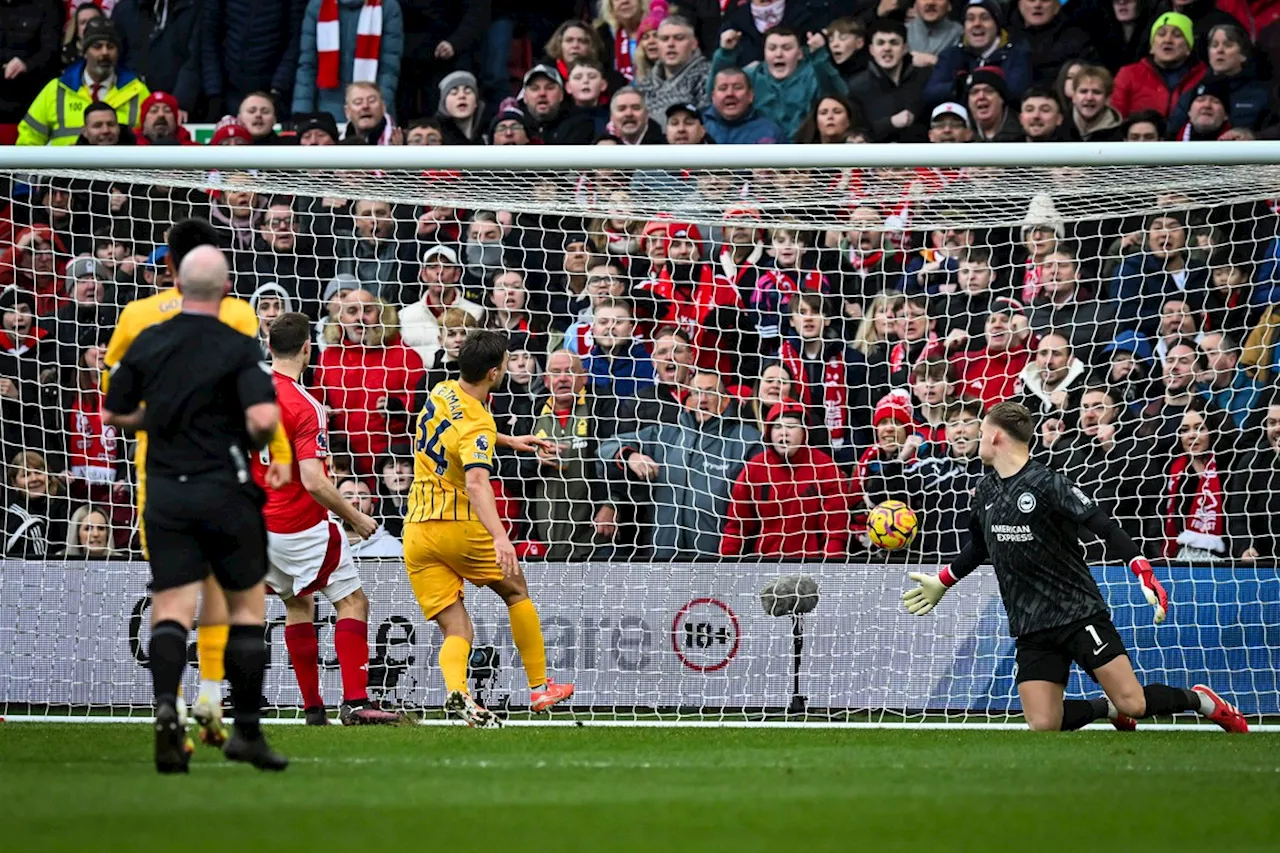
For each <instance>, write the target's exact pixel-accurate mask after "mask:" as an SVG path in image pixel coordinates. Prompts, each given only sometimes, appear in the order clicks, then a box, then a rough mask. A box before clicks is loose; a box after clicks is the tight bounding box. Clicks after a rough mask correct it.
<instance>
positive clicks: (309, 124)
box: [293, 113, 339, 145]
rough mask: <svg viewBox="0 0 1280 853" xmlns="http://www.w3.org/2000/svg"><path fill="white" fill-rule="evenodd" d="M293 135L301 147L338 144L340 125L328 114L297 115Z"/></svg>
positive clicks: (294, 120) (294, 119) (294, 118)
mask: <svg viewBox="0 0 1280 853" xmlns="http://www.w3.org/2000/svg"><path fill="white" fill-rule="evenodd" d="M293 133H294V136H295V137H296V138H297V140H298V144H299V145H337V144H338V138H339V136H338V123H337V122H336V121H334V120H333V116H331V115H329V114H328V113H302V114H301V115H297V114H295V115H294V117H293Z"/></svg>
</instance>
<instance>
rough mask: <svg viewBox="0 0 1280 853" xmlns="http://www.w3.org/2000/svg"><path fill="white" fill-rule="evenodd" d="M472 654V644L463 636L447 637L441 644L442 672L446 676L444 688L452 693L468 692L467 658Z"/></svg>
mask: <svg viewBox="0 0 1280 853" xmlns="http://www.w3.org/2000/svg"><path fill="white" fill-rule="evenodd" d="M470 656H471V644H470V643H468V642H467V641H466V640H464V639H463V638H462V637H458V636H452V637H445V638H444V643H442V644H441V645H440V674H441V675H443V676H444V689H445V690H447V691H449V692H450V693H454V692H459V693H466V692H467V658H469V657H470Z"/></svg>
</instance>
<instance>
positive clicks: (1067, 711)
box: [1062, 697, 1107, 732]
mask: <svg viewBox="0 0 1280 853" xmlns="http://www.w3.org/2000/svg"><path fill="white" fill-rule="evenodd" d="M1105 716H1107V700H1106V698H1105V697H1103V698H1099V699H1063V700H1062V730H1063V731H1064V732H1073V731H1075V730H1076V729H1082V728H1084V727H1085V726H1087V725H1089V724H1090V723H1092V722H1093V721H1094V720H1097V719H1100V718H1102V717H1105Z"/></svg>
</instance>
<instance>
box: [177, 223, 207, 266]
mask: <svg viewBox="0 0 1280 853" xmlns="http://www.w3.org/2000/svg"><path fill="white" fill-rule="evenodd" d="M168 243H169V260H170V261H172V262H173V268H174V269H175V270H176V269H178V267H180V266H182V259H183V258H185V257H186V256H187V254H188V253H189V252H191V250H192V249H195V248H197V247H199V246H217V245H218V232H217V230H216V229H215V228H214V227H213V225H212V224H210V223H209V222H208V221H207V220H204V219H180V220H178V221H177V222H175V223H173V227H171V228H170V229H169V236H168Z"/></svg>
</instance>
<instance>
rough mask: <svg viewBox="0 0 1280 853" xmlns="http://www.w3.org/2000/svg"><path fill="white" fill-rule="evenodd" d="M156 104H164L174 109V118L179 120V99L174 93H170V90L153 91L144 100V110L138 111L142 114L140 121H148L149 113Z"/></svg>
mask: <svg viewBox="0 0 1280 853" xmlns="http://www.w3.org/2000/svg"><path fill="white" fill-rule="evenodd" d="M156 104H164V105H165V106H166V107H168V108H169V109H171V110H173V119H174V121H177V120H178V112H179V109H180V108H179V107H178V99H177V98H175V97H174V96H173V95H170V94H169V93H168V92H152V93H151V94H150V95H148V96H147V99H146V100H145V101H143V102H142V111H141V112H139V113H138V115H139V116H140V118H139V123H141V124H146V123H147V113H149V112H151V108H152V107H154V106H155V105H156Z"/></svg>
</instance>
